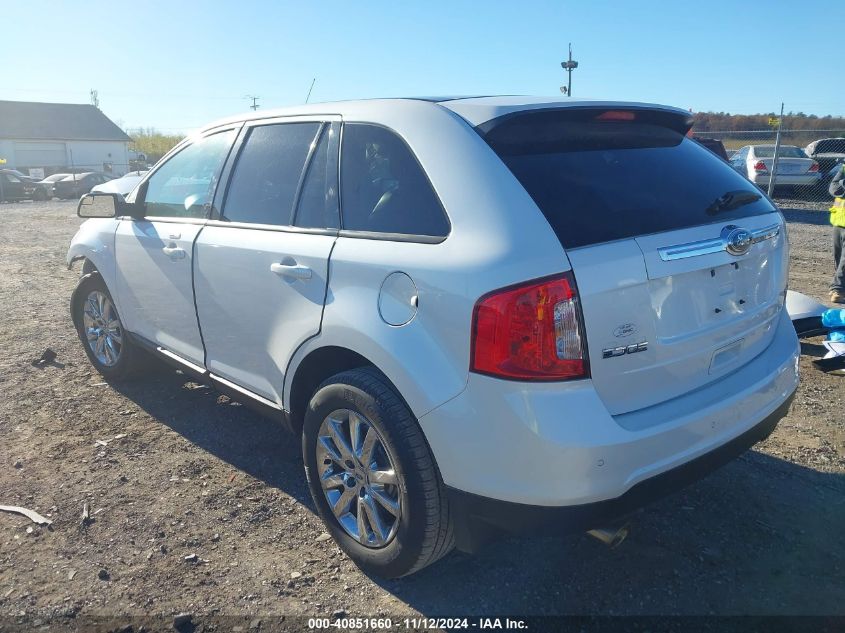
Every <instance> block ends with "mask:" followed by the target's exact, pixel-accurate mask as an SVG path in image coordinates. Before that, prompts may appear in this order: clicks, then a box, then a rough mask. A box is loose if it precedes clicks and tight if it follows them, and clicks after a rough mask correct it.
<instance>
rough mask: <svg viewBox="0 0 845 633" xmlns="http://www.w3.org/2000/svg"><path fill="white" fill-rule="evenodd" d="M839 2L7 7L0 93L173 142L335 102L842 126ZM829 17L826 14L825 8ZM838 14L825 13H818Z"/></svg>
mask: <svg viewBox="0 0 845 633" xmlns="http://www.w3.org/2000/svg"><path fill="white" fill-rule="evenodd" d="M837 6H838V5H836V3H832V4H831V3H815V4H813V3H811V4H796V3H795V2H794V1H787V0H775V1H769V2H738V1H736V0H734V1H727V0H725V1H722V0H716V1H709V2H687V1H680V0H676V1H665V2H658V1H651V0H638V1H636V2H634V1H623V0H617V1H615V2H611V1H603V0H590V1H587V0H581V1H578V2H574V1H558V2H551V1H544V0H519V1H518V2H504V1H501V2H499V1H492V0H488V2H478V1H477V2H470V1H466V0H450V1H447V2H441V1H440V0H425V1H424V2H412V1H410V0H398V1H397V0H394V1H392V2H387V1H382V0H374V1H366V0H355V1H347V2H335V1H319V0H311V1H305V0H300V1H298V2H287V1H285V0H264V1H256V0H238V1H237V2H235V1H232V0H230V1H224V0H203V1H196V0H169V1H164V0H145V1H144V2H137V1H135V2H125V1H123V0H109V1H107V2H106V1H100V0H84V1H83V0H77V1H71V0H27V1H26V2H4V3H3V11H2V14H3V18H2V20H3V21H2V23H0V60H2V63H0V99H2V100H16V101H49V102H61V103H88V102H89V101H90V96H89V91H90V90H91V89H96V90H97V91H98V95H99V103H100V109H101V110H103V112H105V113H106V115H108V116H109V117H110V118H111V119H112V120H113V121H115V122H116V123H118V124H119V125H121V126H122V127H124V128H129V129H133V128H138V127H154V128H157V129H158V130H161V131H163V132H168V133H178V132H189V131H190V130H191V129H194V128H197V127H200V126H202V125H205V124H206V123H208V122H210V121H212V120H214V119H217V118H220V117H224V116H228V115H231V114H235V113H238V112H242V111H245V110H247V109H248V107H249V105H250V103H251V101H250V100H248V99H247V98H246V97H247V96H248V95H257V96H258V97H260V98H259V100H258V103H259V105H260V107H261V108H262V109H270V108H273V107H280V106H287V105H295V104H300V103H304V102H305V100H306V96H307V95H308V90H309V87H310V86H311V83H312V80H314V79H316V81H315V83H314V87H313V90H312V93H311V97H310V100H311V102H318V101H335V100H339V99H351V98H370V97H389V96H427V95H468V94H532V95H556V96H558V97H561V93H560V90H559V87H560V86H561V85H564V84H565V83H566V73H565V72H564V71H563V70H562V69H561V67H560V62H561V61H563V60H565V59H566V57H567V45H568V43H569V42H572V47H573V57H574V59H576V60H577V61H578V62H579V67H578V69H577V70H575V71H574V72H573V76H572V87H573V90H572V92H573V96H574V97H591V98H607V99H620V100H632V101H647V102H655V103H665V104H670V105H676V106H680V107H683V108H688V109H692V110H693V111H717V112H718V111H724V112H730V113H734V114H736V113H740V114H755V113H761V112H762V113H766V112H774V111H777V110H779V109H780V104H781V102H782V101H783V102H785V104H786V106H785V107H786V111H794V112H799V111H803V112H806V113H813V114H818V115H825V114H831V115H834V116H843V115H845V78H844V77H843V69H845V55H843V47H842V42H843V38H845V23H843V20H842V12H841V11H840V10H838V9H837V8H836V7H837ZM825 7H827V8H825ZM825 12H827V17H825V15H824V13H825Z"/></svg>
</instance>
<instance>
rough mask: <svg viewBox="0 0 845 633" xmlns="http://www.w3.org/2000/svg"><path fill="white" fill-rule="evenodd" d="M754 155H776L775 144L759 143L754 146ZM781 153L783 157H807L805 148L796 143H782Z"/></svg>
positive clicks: (766, 156) (760, 156)
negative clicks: (795, 144)
mask: <svg viewBox="0 0 845 633" xmlns="http://www.w3.org/2000/svg"><path fill="white" fill-rule="evenodd" d="M754 155H755V156H756V157H757V158H772V157H773V156H774V155H775V146H774V145H757V146H756V147H755V148H754ZM779 155H780V157H781V158H807V155H806V154H805V153H804V150H802V149H800V148H798V147H795V146H794V145H781V146H780V152H779Z"/></svg>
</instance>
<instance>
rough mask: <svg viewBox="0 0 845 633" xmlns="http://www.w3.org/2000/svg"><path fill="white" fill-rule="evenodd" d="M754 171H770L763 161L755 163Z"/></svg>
mask: <svg viewBox="0 0 845 633" xmlns="http://www.w3.org/2000/svg"><path fill="white" fill-rule="evenodd" d="M754 171H769V169H768V168H767V167H766V163H764V162H763V161H762V160H758V161H757V162H756V163H754Z"/></svg>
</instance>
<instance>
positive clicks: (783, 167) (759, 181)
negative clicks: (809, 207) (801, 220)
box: [730, 145, 821, 187]
mask: <svg viewBox="0 0 845 633" xmlns="http://www.w3.org/2000/svg"><path fill="white" fill-rule="evenodd" d="M774 156H775V146H774V145H746V146H745V147H743V148H741V149H740V150H739V151H738V152H737V153H736V154H734V155H733V156H731V158H730V163H731V166H732V167H733V168H734V169H735V170H737V171H738V172H739V173H741V174H742V175H743V176H745V177H746V178H748V180H750V181H751V182H753V183H754V184H755V185H758V186H760V187H768V186H769V180H771V177H772V163H773V162H774ZM820 178H821V173H820V172H819V164H818V163H817V162H816V161H814V160H813V159H812V158H809V157H808V156H807V155H806V154H805V153H804V151H803V150H802V149H801V148H800V147H796V146H794V145H781V146H780V156H779V158H778V172H777V174H776V175H775V185H777V186H781V185H786V186H811V185H814V184H816V183H817V182H818V180H819V179H820Z"/></svg>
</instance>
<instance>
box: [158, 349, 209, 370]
mask: <svg viewBox="0 0 845 633" xmlns="http://www.w3.org/2000/svg"><path fill="white" fill-rule="evenodd" d="M156 351H157V352H158V353H159V354H163V355H165V356H167V357H168V358H170V359H173V360H175V361H176V362H177V363H180V364H182V365H184V366H185V367H187V368H188V369H191V370H193V371H195V372H197V373H199V374H204V373H205V367H201V366H199V365H197V364H195V363H192V362H191V361H189V360H185V359H184V358H182V357H181V356H179V355H178V354H174V353H173V352H171V351H170V350H169V349H164V348H163V347H157V348H156Z"/></svg>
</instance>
